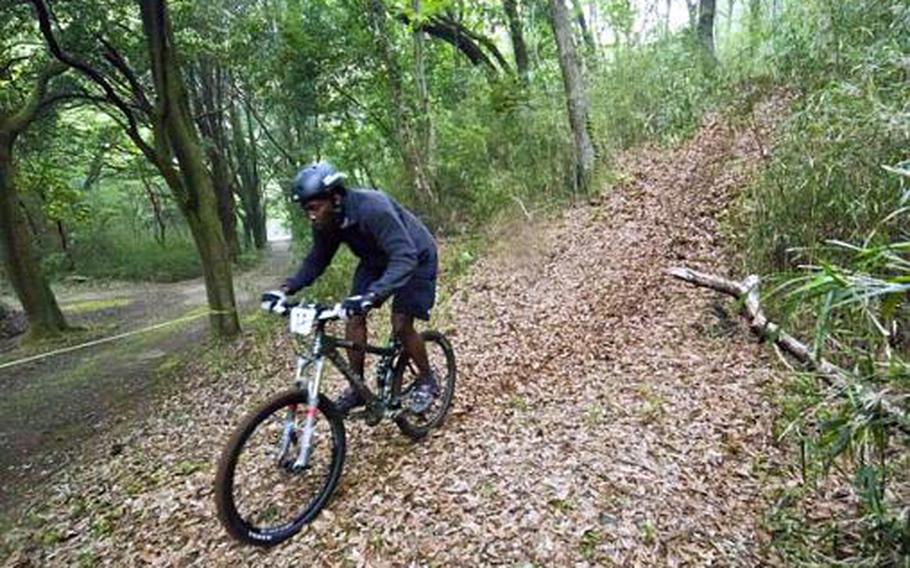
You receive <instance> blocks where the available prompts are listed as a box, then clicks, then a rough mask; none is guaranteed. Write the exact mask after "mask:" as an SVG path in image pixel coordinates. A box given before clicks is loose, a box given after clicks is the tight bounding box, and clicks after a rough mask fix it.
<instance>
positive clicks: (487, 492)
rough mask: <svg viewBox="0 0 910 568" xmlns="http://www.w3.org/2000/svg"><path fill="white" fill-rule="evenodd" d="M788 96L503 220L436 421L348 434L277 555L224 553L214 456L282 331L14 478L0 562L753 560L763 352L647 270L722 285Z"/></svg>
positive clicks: (267, 386)
mask: <svg viewBox="0 0 910 568" xmlns="http://www.w3.org/2000/svg"><path fill="white" fill-rule="evenodd" d="M785 105H786V97H785V96H780V95H779V96H776V97H772V98H771V99H769V100H767V101H766V102H764V103H762V104H761V105H759V106H758V107H757V108H756V110H755V114H756V116H755V121H756V123H758V126H757V127H755V126H753V127H751V128H737V127H735V126H732V125H728V124H727V123H726V122H727V121H725V120H723V118H722V117H720V116H719V115H712V116H708V117H706V119H705V120H704V123H703V125H702V127H701V128H700V130H699V131H698V133H697V134H696V135H695V136H694V137H693V138H692V139H691V140H690V141H688V142H687V143H685V144H683V145H681V146H679V147H677V148H674V149H669V150H667V149H661V148H656V147H651V148H639V149H636V150H635V151H630V152H628V153H626V154H625V155H623V156H622V157H621V159H620V161H619V166H620V170H621V171H623V172H625V174H626V177H625V181H624V182H623V183H621V184H620V185H618V186H617V187H614V188H612V189H611V190H610V191H608V192H606V193H605V194H604V195H603V196H602V197H599V198H597V199H595V200H593V201H592V202H591V203H587V204H584V205H578V206H575V207H573V208H570V209H568V210H567V211H565V212H563V213H562V214H561V215H560V216H558V217H557V218H555V219H547V220H541V221H537V222H534V223H529V224H527V225H525V226H523V227H521V228H518V229H516V230H514V231H512V234H510V235H509V236H508V237H506V238H505V240H504V244H502V243H501V244H500V245H499V246H497V247H495V249H496V250H494V251H493V252H491V253H490V254H488V255H487V256H485V257H484V258H482V259H481V260H480V261H478V263H477V264H475V265H474V267H473V268H472V270H471V272H470V273H469V274H468V275H467V276H465V277H464V278H462V279H461V280H460V281H459V282H458V284H457V285H456V289H455V290H454V291H453V293H452V296H451V299H450V300H449V303H448V306H447V309H448V312H449V316H448V318H447V321H446V322H445V324H444V327H445V330H446V331H448V332H450V334H451V335H452V337H451V339H452V341H453V344H454V346H455V350H456V355H457V358H458V363H459V373H458V384H457V386H456V396H455V402H454V406H453V409H452V412H451V415H450V417H449V419H448V421H447V423H446V425H445V426H444V427H443V428H442V429H441V430H438V431H436V432H435V433H433V434H432V435H431V436H430V437H429V438H428V439H427V440H425V441H424V442H422V443H418V444H412V443H410V442H409V441H407V440H406V439H405V438H404V437H403V436H401V435H400V434H399V433H398V432H397V430H396V429H395V427H394V425H390V424H382V425H380V426H378V427H376V428H374V429H369V428H366V427H365V426H363V425H362V424H359V423H358V424H351V423H348V424H346V426H347V427H348V454H347V461H346V463H345V470H344V473H343V475H342V479H341V482H340V484H339V487H338V490H337V491H336V493H335V495H334V497H333V499H332V500H331V501H330V503H329V505H328V506H327V508H326V509H325V510H324V511H323V512H322V513H321V514H320V516H319V517H317V519H316V520H315V521H314V522H313V523H312V524H311V525H310V526H308V527H306V528H304V530H303V531H301V533H300V534H299V535H297V536H296V537H294V538H292V539H291V540H289V541H287V542H286V543H285V544H283V545H280V546H278V547H277V548H275V549H272V550H265V551H264V550H259V549H254V548H251V547H245V546H241V545H238V544H236V543H234V542H233V541H231V540H230V539H229V538H228V537H227V535H226V533H225V532H224V531H223V530H222V528H221V527H220V525H219V523H218V520H217V517H216V514H215V511H214V504H213V496H212V481H213V478H214V471H215V465H216V463H217V460H218V457H219V455H220V452H221V449H222V446H223V444H224V443H225V442H226V440H227V438H228V436H229V435H230V432H231V430H232V428H233V427H234V426H235V425H237V424H238V423H239V421H240V419H241V417H242V416H243V415H244V414H245V413H246V412H248V411H249V410H251V409H252V408H253V407H254V406H255V405H256V404H257V403H259V402H261V401H262V400H264V399H265V398H267V397H268V396H270V395H271V394H272V393H274V392H277V391H278V390H280V389H283V388H286V386H287V384H288V382H289V380H288V377H289V376H290V373H291V372H292V368H291V365H292V361H291V360H290V357H277V358H276V357H275V356H274V354H275V353H278V354H286V355H289V354H290V353H291V352H292V351H291V350H292V346H291V343H290V340H289V339H288V338H287V337H286V336H285V335H283V334H282V335H278V336H275V339H274V344H271V345H264V344H257V343H256V342H254V341H252V339H251V338H250V337H249V336H246V337H245V338H243V339H242V340H240V341H239V342H238V343H237V345H236V347H235V350H236V353H235V355H234V357H233V358H232V360H233V361H236V362H237V364H235V365H232V366H231V367H230V368H222V369H218V370H216V371H215V372H212V371H211V370H209V369H206V368H204V366H202V365H201V364H200V365H198V366H197V367H192V366H191V368H190V370H189V372H188V373H186V376H185V377H184V381H185V385H184V386H183V387H182V388H181V389H180V392H178V393H175V394H173V395H171V396H169V397H167V398H165V399H164V400H162V401H150V403H149V412H148V414H146V415H145V416H144V417H142V418H140V419H138V420H136V421H135V423H134V424H133V425H132V426H131V427H129V428H125V429H121V430H118V431H116V432H112V433H109V434H106V435H105V436H106V438H103V439H102V441H101V442H99V443H96V444H94V445H92V446H91V447H90V448H89V449H87V450H86V452H85V455H84V456H82V458H83V459H82V460H80V463H81V465H78V466H74V467H71V468H69V469H68V470H65V471H63V472H61V473H60V474H58V475H57V476H56V478H54V479H53V480H52V482H51V483H49V484H46V485H43V486H41V487H36V488H34V489H33V491H32V493H31V494H30V495H29V496H28V499H29V500H30V502H31V506H30V507H28V508H27V509H26V511H25V513H24V514H23V516H22V518H21V522H20V523H17V526H15V527H13V528H12V529H10V530H8V531H7V532H6V534H5V535H4V536H3V537H2V538H3V540H2V543H3V547H4V549H5V550H6V551H7V552H9V556H8V557H7V558H6V560H5V565H7V566H69V565H76V564H80V563H81V564H83V565H92V564H100V565H116V566H197V565H198V566H211V565H237V566H257V565H274V564H275V563H276V562H277V563H278V564H281V565H292V564H297V563H304V562H305V563H307V564H317V565H345V566H443V565H456V564H460V565H499V564H505V565H544V564H546V565H559V566H562V565H573V566H594V565H611V564H622V565H632V566H635V565H637V566H650V565H655V564H660V565H667V566H684V565H708V564H715V565H737V566H750V565H755V566H757V565H766V564H768V563H774V562H775V559H774V557H773V555H772V552H771V550H770V549H769V546H768V545H769V535H768V534H766V533H765V532H764V531H763V529H762V523H761V520H762V515H763V514H764V513H765V512H766V511H767V509H768V508H769V506H770V500H771V499H772V492H773V489H774V488H773V487H772V485H773V484H772V483H771V482H770V480H769V477H770V476H771V474H772V473H773V472H774V471H775V470H776V469H777V468H779V467H782V464H783V463H784V462H785V459H786V451H785V449H784V448H780V447H778V446H777V445H776V443H775V440H774V438H773V435H772V423H773V421H774V419H775V417H776V410H775V407H774V404H773V402H772V401H771V400H770V397H769V395H768V391H769V387H770V386H771V385H772V384H773V383H774V382H775V381H777V380H778V377H777V375H776V374H775V372H774V371H773V370H772V367H773V365H772V361H771V358H770V356H769V355H768V353H767V352H766V351H765V350H764V349H763V348H762V347H761V346H759V345H757V344H755V343H754V342H753V341H752V340H751V338H750V336H749V335H748V333H746V332H743V331H741V332H740V333H734V334H732V335H731V334H730V333H728V332H725V331H724V330H723V326H722V325H721V324H722V323H723V322H718V321H717V319H716V317H715V316H712V312H711V302H712V301H715V300H713V299H712V296H711V295H710V293H702V292H694V291H692V290H691V289H689V288H688V287H687V286H685V285H684V284H682V283H676V282H673V281H672V279H670V278H669V277H667V276H666V275H665V271H666V270H667V269H668V268H670V267H671V266H674V265H678V264H683V263H684V264H686V265H688V266H691V267H693V268H697V269H699V270H705V271H711V272H716V273H725V272H727V269H726V267H727V266H729V264H730V254H731V250H730V248H731V246H730V244H729V243H727V242H725V240H724V238H723V236H722V232H721V231H720V229H719V223H720V219H721V217H722V216H723V215H724V214H725V209H726V207H727V205H728V204H729V203H731V201H732V200H733V199H735V197H736V195H737V193H738V191H740V190H741V188H742V187H743V186H744V185H745V184H746V183H747V181H748V179H749V177H750V176H751V175H752V174H753V173H754V172H755V170H756V168H757V167H758V166H759V163H760V161H761V157H762V156H761V153H762V150H761V148H762V144H761V143H760V142H759V141H757V140H756V139H755V136H756V135H761V134H762V133H764V134H768V133H770V131H771V129H772V127H773V120H774V117H777V116H780V115H782V114H783V113H782V112H781V108H782V107H783V106H785ZM442 278H443V281H445V275H443V276H442ZM111 448H116V451H114V450H111Z"/></svg>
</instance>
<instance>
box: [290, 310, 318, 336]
mask: <svg viewBox="0 0 910 568" xmlns="http://www.w3.org/2000/svg"><path fill="white" fill-rule="evenodd" d="M315 319H316V310H315V309H314V308H304V307H300V306H298V307H296V308H291V333H297V334H299V335H309V333H310V332H311V331H313V320H315Z"/></svg>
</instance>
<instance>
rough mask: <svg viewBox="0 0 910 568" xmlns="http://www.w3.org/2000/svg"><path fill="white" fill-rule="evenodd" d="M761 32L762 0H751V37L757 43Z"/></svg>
mask: <svg viewBox="0 0 910 568" xmlns="http://www.w3.org/2000/svg"><path fill="white" fill-rule="evenodd" d="M759 31H761V0H749V36H750V38H751V39H752V41H753V42H754V41H756V39H757V37H758V33H759Z"/></svg>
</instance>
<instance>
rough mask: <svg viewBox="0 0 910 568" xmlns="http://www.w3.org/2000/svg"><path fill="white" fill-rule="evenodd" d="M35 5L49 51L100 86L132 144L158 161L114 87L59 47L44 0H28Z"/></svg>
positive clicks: (99, 73)
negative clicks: (118, 114) (120, 115)
mask: <svg viewBox="0 0 910 568" xmlns="http://www.w3.org/2000/svg"><path fill="white" fill-rule="evenodd" d="M28 1H29V2H31V4H32V5H33V6H34V7H35V14H36V15H37V17H38V27H39V28H40V30H41V35H42V36H44V40H45V41H46V42H47V45H48V48H49V49H50V50H51V53H53V54H54V57H56V58H57V59H58V60H59V61H61V62H63V63H65V64H66V65H68V66H69V67H72V68H74V69H76V70H77V71H79V72H81V73H82V74H83V75H85V76H86V77H88V78H89V79H91V80H92V82H94V83H95V84H96V85H98V86H99V87H101V90H102V91H104V95H105V97H106V98H107V100H108V101H109V102H110V103H111V104H113V105H114V106H115V107H117V109H118V110H120V112H121V113H123V116H124V117H125V118H126V121H127V125H126V128H125V129H124V130H126V133H127V136H129V137H130V139H131V140H132V141H133V143H134V144H136V146H137V147H138V148H139V149H140V150H141V151H142V153H143V154H145V156H146V157H147V158H148V159H149V160H150V161H152V162H153V163H158V162H159V160H158V155H157V154H156V153H155V150H154V149H153V148H152V147H151V146H149V145H148V143H146V141H145V140H144V139H143V138H142V135H141V134H139V125H138V124H137V121H136V117H135V116H134V115H133V112H132V111H131V110H130V107H129V105H128V104H127V103H126V101H124V100H123V99H122V98H121V97H120V95H118V94H117V91H116V89H114V87H113V86H112V85H111V84H110V82H109V81H108V80H107V79H106V78H105V77H104V75H102V74H101V72H99V71H98V70H97V69H95V68H94V67H92V66H91V65H89V64H88V63H87V62H86V61H83V60H81V59H79V58H77V57H75V56H73V55H70V54H68V53H66V52H65V51H63V49H62V48H61V47H60V44H58V43H57V38H55V37H54V31H53V29H51V21H50V14H49V13H48V10H47V6H46V5H45V3H44V0H28Z"/></svg>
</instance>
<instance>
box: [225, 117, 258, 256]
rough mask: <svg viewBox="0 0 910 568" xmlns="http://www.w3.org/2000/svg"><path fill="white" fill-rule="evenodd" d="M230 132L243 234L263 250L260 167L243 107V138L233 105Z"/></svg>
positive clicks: (241, 127)
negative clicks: (244, 117) (244, 123)
mask: <svg viewBox="0 0 910 568" xmlns="http://www.w3.org/2000/svg"><path fill="white" fill-rule="evenodd" d="M230 115H231V131H232V133H233V136H234V157H235V160H236V170H237V176H238V178H239V182H238V184H237V187H238V189H239V191H238V194H239V195H240V207H241V208H242V209H243V220H244V224H243V225H244V231H245V232H246V233H247V235H248V236H249V238H251V239H252V241H253V246H255V247H256V248H257V249H259V250H262V249H264V248H265V245H266V238H267V235H266V228H265V212H264V211H263V208H262V195H261V192H262V188H261V187H260V183H259V164H258V152H257V148H256V139H255V136H254V134H253V122H252V120H253V119H252V116H251V113H250V111H249V108H246V129H245V130H246V136H244V128H243V126H242V125H241V121H240V117H239V116H238V113H237V108H236V106H233V105H232V106H231V110H230Z"/></svg>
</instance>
